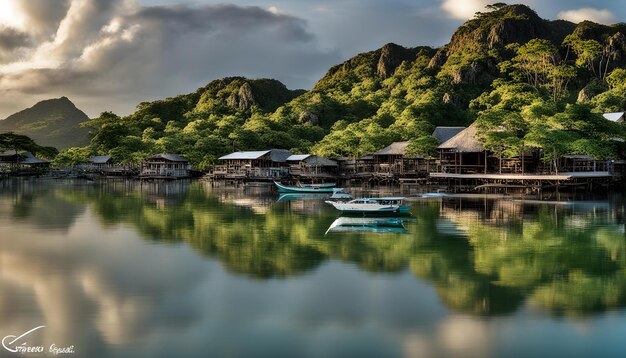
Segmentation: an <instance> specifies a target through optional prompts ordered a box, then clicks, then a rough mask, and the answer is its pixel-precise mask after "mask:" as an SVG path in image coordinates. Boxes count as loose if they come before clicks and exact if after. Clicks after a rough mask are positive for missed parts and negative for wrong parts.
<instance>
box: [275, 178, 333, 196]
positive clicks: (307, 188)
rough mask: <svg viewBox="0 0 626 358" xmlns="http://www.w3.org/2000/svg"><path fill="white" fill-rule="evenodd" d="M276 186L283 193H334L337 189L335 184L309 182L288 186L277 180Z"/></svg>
mask: <svg viewBox="0 0 626 358" xmlns="http://www.w3.org/2000/svg"><path fill="white" fill-rule="evenodd" d="M274 184H275V185H276V188H278V191H279V192H281V193H329V194H332V193H333V192H335V191H336V190H337V189H340V188H336V187H335V184H308V185H304V186H302V185H301V186H288V185H283V184H281V183H279V182H277V181H275V182H274Z"/></svg>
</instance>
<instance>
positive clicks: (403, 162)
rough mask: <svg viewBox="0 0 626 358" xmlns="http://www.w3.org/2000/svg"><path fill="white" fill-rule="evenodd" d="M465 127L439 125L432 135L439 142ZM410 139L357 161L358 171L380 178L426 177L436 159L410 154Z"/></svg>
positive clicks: (363, 174) (361, 173) (395, 143)
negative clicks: (408, 152)
mask: <svg viewBox="0 0 626 358" xmlns="http://www.w3.org/2000/svg"><path fill="white" fill-rule="evenodd" d="M464 129H465V127H437V128H435V130H434V131H433V133H432V136H433V137H435V138H436V139H437V141H438V142H439V144H441V143H443V142H445V141H447V140H448V139H450V138H452V137H453V136H455V135H456V134H458V133H459V132H461V131H462V130H464ZM409 143H410V142H409V141H404V142H394V143H391V144H390V145H388V146H387V147H385V148H383V149H381V150H379V151H377V152H375V153H373V154H372V155H371V156H366V157H363V158H361V159H360V160H359V161H357V164H360V165H357V173H359V174H360V175H362V176H367V177H374V178H378V179H399V178H419V177H422V178H425V177H427V176H428V173H429V172H430V171H431V167H433V166H434V165H435V161H434V160H432V159H431V158H427V156H425V155H420V154H417V155H408V154H407V151H408V147H409Z"/></svg>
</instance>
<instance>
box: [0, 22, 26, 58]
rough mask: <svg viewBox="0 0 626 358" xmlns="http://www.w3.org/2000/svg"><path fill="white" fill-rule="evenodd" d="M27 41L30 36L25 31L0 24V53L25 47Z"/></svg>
mask: <svg viewBox="0 0 626 358" xmlns="http://www.w3.org/2000/svg"><path fill="white" fill-rule="evenodd" d="M29 42H30V38H29V36H28V34H26V33H25V32H22V31H20V30H17V29H15V28H12V27H5V26H2V25H0V53H2V52H5V51H7V52H8V51H11V50H15V49H17V48H20V47H25V46H27V45H28V44H29Z"/></svg>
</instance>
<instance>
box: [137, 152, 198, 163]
mask: <svg viewBox="0 0 626 358" xmlns="http://www.w3.org/2000/svg"><path fill="white" fill-rule="evenodd" d="M147 159H148V160H150V159H165V160H169V161H170V162H188V161H189V160H187V158H184V157H181V156H180V155H178V154H173V153H159V154H155V155H153V156H151V157H150V158H147Z"/></svg>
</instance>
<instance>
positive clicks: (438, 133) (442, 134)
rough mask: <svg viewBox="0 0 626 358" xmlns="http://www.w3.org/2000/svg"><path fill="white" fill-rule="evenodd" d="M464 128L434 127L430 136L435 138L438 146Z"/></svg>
mask: <svg viewBox="0 0 626 358" xmlns="http://www.w3.org/2000/svg"><path fill="white" fill-rule="evenodd" d="M464 129H465V127H436V128H435V130H434V131H433V134H432V136H433V137H435V138H437V140H438V141H439V144H441V143H443V142H445V141H447V140H449V139H450V138H452V137H454V136H455V135H457V134H459V133H460V132H461V131H462V130H464Z"/></svg>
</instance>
